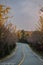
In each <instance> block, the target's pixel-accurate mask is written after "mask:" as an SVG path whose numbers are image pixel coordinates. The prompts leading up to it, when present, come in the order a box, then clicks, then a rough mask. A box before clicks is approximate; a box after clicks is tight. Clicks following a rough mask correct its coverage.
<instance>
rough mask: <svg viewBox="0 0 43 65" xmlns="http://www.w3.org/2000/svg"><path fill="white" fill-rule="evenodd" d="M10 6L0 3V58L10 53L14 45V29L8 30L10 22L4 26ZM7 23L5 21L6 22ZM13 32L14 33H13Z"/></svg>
mask: <svg viewBox="0 0 43 65" xmlns="http://www.w3.org/2000/svg"><path fill="white" fill-rule="evenodd" d="M9 10H10V7H6V6H4V5H0V59H1V58H3V57H5V56H6V55H8V54H10V53H11V51H12V49H13V48H15V46H16V34H15V31H12V32H11V30H10V28H11V27H12V24H11V23H10V25H7V26H5V23H6V22H7V21H8V18H11V17H10V16H9ZM6 24H7V23H6ZM13 32H14V33H13Z"/></svg>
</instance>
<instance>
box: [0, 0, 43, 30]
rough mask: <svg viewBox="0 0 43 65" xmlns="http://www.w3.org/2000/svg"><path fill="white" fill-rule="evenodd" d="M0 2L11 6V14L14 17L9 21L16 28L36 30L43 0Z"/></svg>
mask: <svg viewBox="0 0 43 65" xmlns="http://www.w3.org/2000/svg"><path fill="white" fill-rule="evenodd" d="M0 4H4V5H7V6H10V7H11V15H13V16H14V18H15V19H12V20H11V21H12V23H13V24H14V25H16V27H17V28H18V29H24V30H36V24H38V21H39V13H38V11H39V8H40V7H41V6H43V0H0Z"/></svg>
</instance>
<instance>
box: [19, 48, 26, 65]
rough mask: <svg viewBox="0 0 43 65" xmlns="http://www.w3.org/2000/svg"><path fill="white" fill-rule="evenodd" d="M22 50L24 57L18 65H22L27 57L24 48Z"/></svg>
mask: <svg viewBox="0 0 43 65" xmlns="http://www.w3.org/2000/svg"><path fill="white" fill-rule="evenodd" d="M22 52H23V58H22V59H21V61H20V62H19V64H18V65H21V64H22V63H23V61H24V59H25V54H24V48H22Z"/></svg>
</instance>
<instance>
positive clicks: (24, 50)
mask: <svg viewBox="0 0 43 65" xmlns="http://www.w3.org/2000/svg"><path fill="white" fill-rule="evenodd" d="M17 47H18V48H17V50H16V51H15V54H14V55H13V56H11V57H10V58H8V59H6V60H4V61H3V62H0V65H43V61H41V60H40V59H39V57H38V56H37V55H35V54H34V52H33V51H32V50H31V48H30V47H29V46H28V45H27V44H23V43H17Z"/></svg>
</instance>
